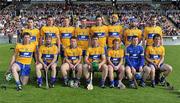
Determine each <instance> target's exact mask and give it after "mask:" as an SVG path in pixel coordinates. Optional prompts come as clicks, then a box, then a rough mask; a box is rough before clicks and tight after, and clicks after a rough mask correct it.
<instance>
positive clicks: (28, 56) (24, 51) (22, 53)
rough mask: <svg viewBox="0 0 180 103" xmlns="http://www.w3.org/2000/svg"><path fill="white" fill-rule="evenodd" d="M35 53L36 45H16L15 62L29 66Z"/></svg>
mask: <svg viewBox="0 0 180 103" xmlns="http://www.w3.org/2000/svg"><path fill="white" fill-rule="evenodd" d="M35 51H36V45H35V44H34V43H30V44H27V45H23V44H20V43H19V44H17V45H16V48H15V54H16V60H15V61H16V62H19V63H21V64H27V65H30V64H31V61H32V55H33V52H35Z"/></svg>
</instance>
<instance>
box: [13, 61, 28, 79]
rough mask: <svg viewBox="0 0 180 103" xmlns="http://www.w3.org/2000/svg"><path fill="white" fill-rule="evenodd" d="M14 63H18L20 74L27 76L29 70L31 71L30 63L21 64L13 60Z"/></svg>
mask: <svg viewBox="0 0 180 103" xmlns="http://www.w3.org/2000/svg"><path fill="white" fill-rule="evenodd" d="M15 63H16V64H18V65H19V67H20V76H29V74H30V71H31V67H30V65H27V64H22V63H19V62H15Z"/></svg>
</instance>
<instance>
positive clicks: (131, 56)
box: [130, 54, 138, 59]
mask: <svg viewBox="0 0 180 103" xmlns="http://www.w3.org/2000/svg"><path fill="white" fill-rule="evenodd" d="M130 58H134V59H137V58H138V54H130Z"/></svg>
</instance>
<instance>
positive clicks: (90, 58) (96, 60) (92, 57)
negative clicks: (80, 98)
mask: <svg viewBox="0 0 180 103" xmlns="http://www.w3.org/2000/svg"><path fill="white" fill-rule="evenodd" d="M91 39H92V40H91V41H92V42H91V43H92V47H89V48H88V50H87V52H86V57H85V63H86V64H84V65H83V73H84V76H85V79H86V83H87V86H88V85H89V84H90V82H92V78H91V77H90V73H91V74H92V72H97V71H101V72H102V80H101V83H100V87H102V88H105V80H106V77H107V74H108V67H107V65H106V64H105V63H106V57H105V52H104V48H102V47H100V46H99V44H98V40H99V38H98V36H97V35H93V36H92V38H91Z"/></svg>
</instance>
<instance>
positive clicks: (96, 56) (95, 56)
mask: <svg viewBox="0 0 180 103" xmlns="http://www.w3.org/2000/svg"><path fill="white" fill-rule="evenodd" d="M90 58H91V59H93V60H99V59H100V55H90Z"/></svg>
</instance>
